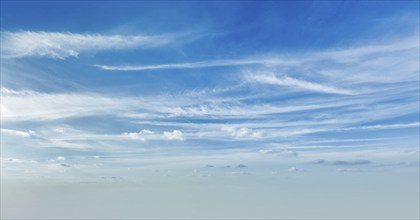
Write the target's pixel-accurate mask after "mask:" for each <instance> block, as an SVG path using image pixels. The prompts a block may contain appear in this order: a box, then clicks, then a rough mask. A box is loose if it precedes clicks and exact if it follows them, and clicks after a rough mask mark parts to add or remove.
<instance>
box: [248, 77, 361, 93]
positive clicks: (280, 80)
mask: <svg viewBox="0 0 420 220" xmlns="http://www.w3.org/2000/svg"><path fill="white" fill-rule="evenodd" d="M249 80H250V81H253V82H257V83H264V84H272V85H279V86H289V87H296V88H300V89H304V90H310V91H315V92H321V93H331V94H340V95H352V94H353V92H352V91H350V90H345V89H338V88H334V87H331V86H326V85H322V84H318V83H313V82H308V81H304V80H299V79H295V78H291V77H288V76H282V77H277V76H275V75H274V74H259V75H252V76H250V79H249Z"/></svg>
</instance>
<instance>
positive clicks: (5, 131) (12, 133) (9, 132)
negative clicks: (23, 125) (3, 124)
mask: <svg viewBox="0 0 420 220" xmlns="http://www.w3.org/2000/svg"><path fill="white" fill-rule="evenodd" d="M1 133H2V134H5V135H10V136H18V137H31V136H33V135H34V134H35V132H34V131H31V130H29V131H19V130H13V129H4V128H2V129H1Z"/></svg>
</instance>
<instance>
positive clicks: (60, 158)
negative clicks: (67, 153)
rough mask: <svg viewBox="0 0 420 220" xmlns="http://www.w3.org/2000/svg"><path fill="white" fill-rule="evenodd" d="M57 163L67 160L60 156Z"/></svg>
mask: <svg viewBox="0 0 420 220" xmlns="http://www.w3.org/2000/svg"><path fill="white" fill-rule="evenodd" d="M55 159H56V160H57V161H65V160H66V158H65V157H63V156H58V157H57V158H55Z"/></svg>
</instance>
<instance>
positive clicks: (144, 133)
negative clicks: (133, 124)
mask: <svg viewBox="0 0 420 220" xmlns="http://www.w3.org/2000/svg"><path fill="white" fill-rule="evenodd" d="M154 133H155V132H153V131H150V130H147V129H143V130H141V131H139V132H128V133H123V135H124V136H127V137H129V138H130V139H133V140H141V141H146V138H148V137H150V136H151V135H153V134H154Z"/></svg>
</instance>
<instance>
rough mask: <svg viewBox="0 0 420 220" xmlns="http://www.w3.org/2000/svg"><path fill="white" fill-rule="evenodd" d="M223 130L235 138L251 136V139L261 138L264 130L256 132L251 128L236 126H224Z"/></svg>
mask: <svg viewBox="0 0 420 220" xmlns="http://www.w3.org/2000/svg"><path fill="white" fill-rule="evenodd" d="M221 130H222V131H226V132H228V133H229V134H230V135H232V136H233V137H235V138H250V139H259V138H261V137H262V135H263V134H262V132H254V131H252V129H250V128H245V127H242V128H236V127H233V126H223V127H222V128H221Z"/></svg>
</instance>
